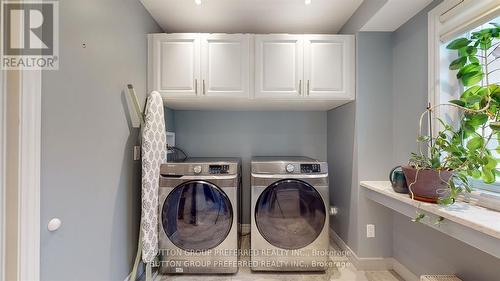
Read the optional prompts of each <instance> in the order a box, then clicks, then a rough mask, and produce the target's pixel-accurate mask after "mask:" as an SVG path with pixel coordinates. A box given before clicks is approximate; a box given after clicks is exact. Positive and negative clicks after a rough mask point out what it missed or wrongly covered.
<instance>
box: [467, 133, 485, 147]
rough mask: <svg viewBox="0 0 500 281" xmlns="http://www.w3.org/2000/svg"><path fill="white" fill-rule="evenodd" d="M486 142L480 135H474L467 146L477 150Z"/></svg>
mask: <svg viewBox="0 0 500 281" xmlns="http://www.w3.org/2000/svg"><path fill="white" fill-rule="evenodd" d="M483 143H484V140H483V138H482V137H480V136H476V137H473V138H472V139H470V140H469V141H468V142H467V148H468V149H470V150H476V149H478V148H480V147H481V146H482V145H483Z"/></svg>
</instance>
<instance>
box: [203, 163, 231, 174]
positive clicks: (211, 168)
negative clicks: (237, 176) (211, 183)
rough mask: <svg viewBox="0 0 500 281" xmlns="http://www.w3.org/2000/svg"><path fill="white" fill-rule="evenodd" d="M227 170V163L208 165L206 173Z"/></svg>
mask: <svg viewBox="0 0 500 281" xmlns="http://www.w3.org/2000/svg"><path fill="white" fill-rule="evenodd" d="M228 172H229V165H209V166H208V173H209V174H215V175H218V174H227V173H228Z"/></svg>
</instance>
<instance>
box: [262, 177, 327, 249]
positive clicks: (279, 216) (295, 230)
mask: <svg viewBox="0 0 500 281" xmlns="http://www.w3.org/2000/svg"><path fill="white" fill-rule="evenodd" d="M325 219H326V210H325V204H324V203H323V199H322V198H321V195H320V194H319V193H318V191H316V189H315V188H314V187H312V186H311V185H310V184H308V183H306V182H303V181H300V180H293V179H288V180H281V181H278V182H275V183H274V184H272V185H270V186H268V187H267V188H266V189H265V190H264V191H263V192H262V194H261V195H260V197H259V199H258V200H257V204H256V206H255V222H256V224H257V228H258V230H259V232H260V234H261V235H262V236H263V237H264V238H265V239H266V240H267V241H268V242H269V243H271V244H272V245H274V246H276V247H278V248H282V249H300V248H303V247H305V246H307V245H309V244H311V243H312V242H313V241H314V240H316V238H317V237H318V236H319V234H320V233H321V231H322V230H323V226H324V225H325Z"/></svg>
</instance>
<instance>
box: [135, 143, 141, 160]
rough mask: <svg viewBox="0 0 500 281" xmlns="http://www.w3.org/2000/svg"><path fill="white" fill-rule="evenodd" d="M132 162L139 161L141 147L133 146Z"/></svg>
mask: <svg viewBox="0 0 500 281" xmlns="http://www.w3.org/2000/svg"><path fill="white" fill-rule="evenodd" d="M134 160H135V161H137V160H141V147H140V146H138V145H135V146H134Z"/></svg>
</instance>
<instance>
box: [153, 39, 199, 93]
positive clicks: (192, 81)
mask: <svg viewBox="0 0 500 281" xmlns="http://www.w3.org/2000/svg"><path fill="white" fill-rule="evenodd" d="M149 40H150V45H152V47H151V46H150V50H151V48H152V53H153V55H152V56H150V58H149V60H150V64H151V65H152V69H153V70H152V72H153V73H152V74H153V79H152V81H151V83H152V86H151V89H150V90H156V91H159V92H160V93H162V94H163V95H164V96H166V97H189V96H196V95H197V92H198V86H199V85H198V83H199V80H200V39H199V35H198V34H189V33H186V34H153V35H151V36H150V38H149ZM150 69H151V67H150Z"/></svg>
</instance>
